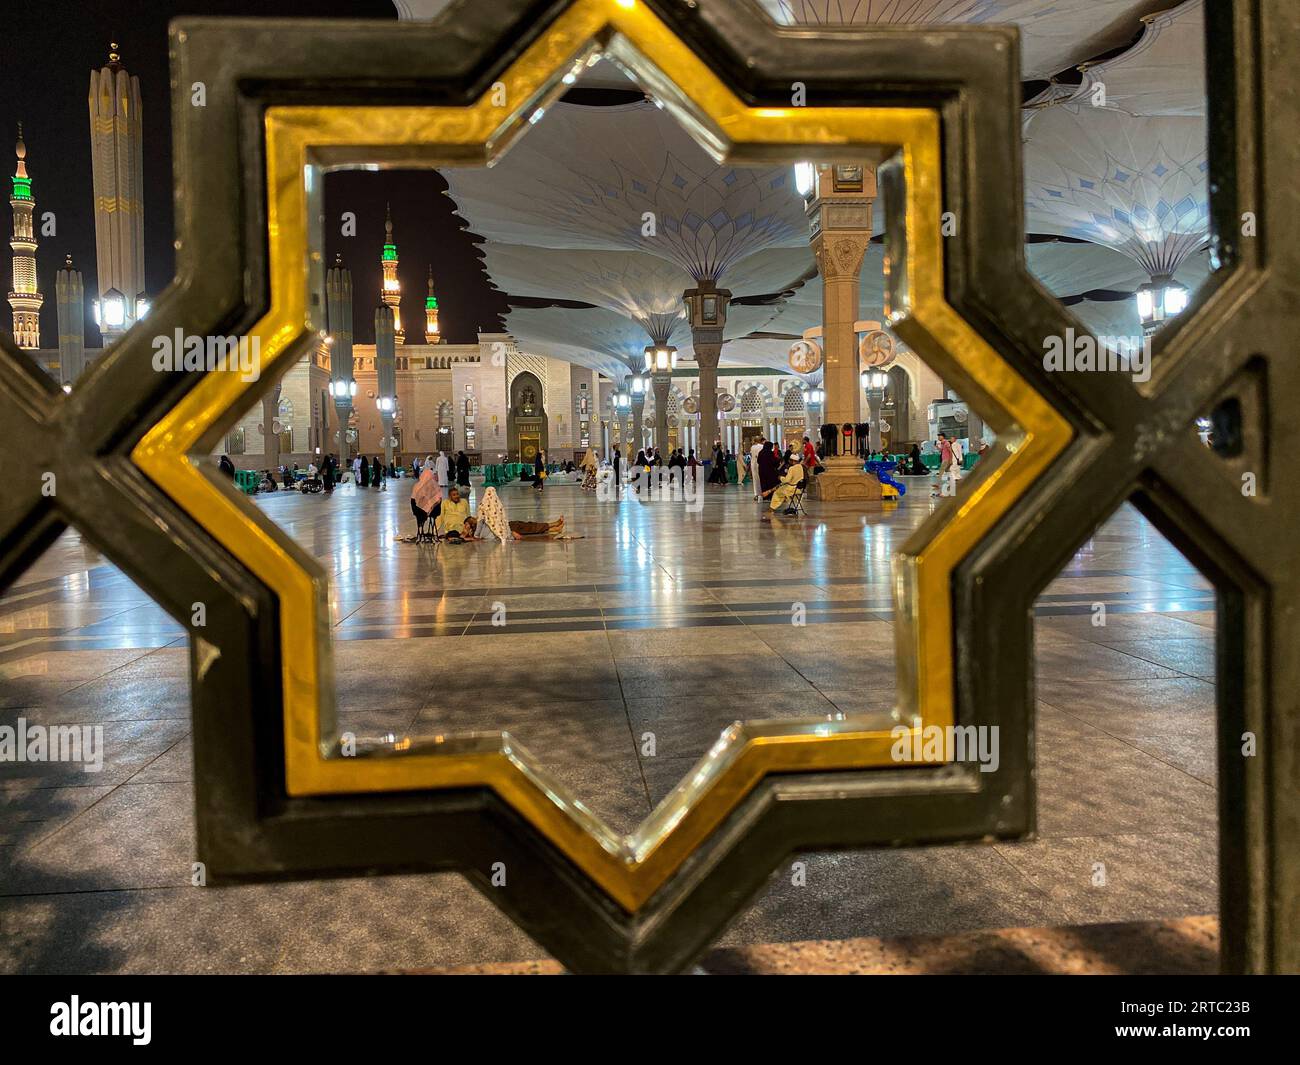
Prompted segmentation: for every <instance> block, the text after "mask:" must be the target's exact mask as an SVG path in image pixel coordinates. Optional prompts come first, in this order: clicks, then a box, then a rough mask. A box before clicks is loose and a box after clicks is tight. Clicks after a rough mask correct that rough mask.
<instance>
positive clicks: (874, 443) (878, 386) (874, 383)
mask: <svg viewBox="0 0 1300 1065" xmlns="http://www.w3.org/2000/svg"><path fill="white" fill-rule="evenodd" d="M860 377H861V380H862V387H863V388H865V389H866V390H867V410H868V411H869V412H870V415H871V439H870V447H871V450H872V451H873V452H875V451H879V450H881V447H882V440H881V437H880V405H881V403H882V401H883V400H884V398H885V388H886V386H888V384H889V374H887V373H885V372H884V371H883V370H863V371H862V373H861V375H860Z"/></svg>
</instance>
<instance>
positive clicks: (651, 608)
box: [0, 479, 1218, 972]
mask: <svg viewBox="0 0 1300 1065" xmlns="http://www.w3.org/2000/svg"><path fill="white" fill-rule="evenodd" d="M408 492H409V486H407V487H403V485H402V483H401V482H399V483H398V484H395V485H394V487H393V489H392V490H391V491H389V492H387V493H378V492H374V491H362V490H359V489H357V488H355V487H352V486H345V487H342V488H340V489H339V490H337V491H336V492H335V493H334V495H333V497H332V498H326V497H323V496H302V495H298V494H296V493H293V494H290V493H276V494H274V495H270V496H265V497H258V502H259V503H260V505H262V506H263V507H264V508H265V510H266V512H267V513H268V514H269V515H270V516H271V517H273V518H274V519H275V520H276V521H277V522H279V523H281V524H282V525H283V526H284V527H285V528H286V529H288V530H289V531H290V532H291V533H292V535H293V536H294V537H295V538H296V539H297V540H298V541H299V542H300V543H301V544H303V545H304V547H305V548H306V549H307V550H308V551H310V552H311V553H312V554H313V555H314V556H315V557H316V558H318V559H319V560H320V561H321V563H322V564H323V565H324V566H325V568H326V569H327V570H328V571H329V572H330V574H331V578H332V603H331V606H332V612H333V620H334V633H335V640H336V661H337V674H338V677H337V680H338V698H339V705H340V709H341V718H342V720H343V722H344V724H345V727H352V728H354V729H355V730H357V731H358V732H360V731H374V730H384V731H389V730H391V731H398V730H403V729H406V730H417V731H425V730H432V729H434V728H437V729H438V730H444V729H471V728H477V729H502V728H504V729H508V730H509V731H510V732H511V733H513V734H514V735H515V736H517V737H518V738H519V739H520V740H521V741H522V743H523V744H524V745H525V746H526V747H527V748H528V749H529V750H530V751H531V752H533V754H534V755H535V756H536V757H537V758H538V759H539V760H540V761H541V762H542V763H543V764H544V765H545V766H547V767H548V768H549V769H550V770H551V771H552V772H553V773H554V774H556V775H557V776H558V777H559V778H560V779H561V780H562V781H564V782H565V783H566V784H567V785H568V786H569V787H570V788H571V789H572V790H573V791H574V792H575V793H576V794H577V795H578V796H579V797H580V798H582V799H583V800H584V801H585V802H586V803H587V804H588V805H589V806H590V807H591V808H593V809H594V810H595V811H596V812H597V813H598V814H599V815H600V816H601V817H603V818H605V819H606V820H607V821H608V822H609V823H610V824H611V825H613V826H615V827H617V828H619V829H620V830H624V831H626V830H628V829H630V828H631V827H632V826H634V825H635V824H636V823H637V822H639V821H640V820H641V819H642V818H643V817H644V816H645V815H646V814H647V813H648V812H649V810H650V809H651V807H652V806H653V804H654V803H656V802H658V800H659V799H660V798H661V797H662V796H663V795H664V794H665V793H666V792H667V791H668V790H669V789H670V788H671V787H672V786H673V784H675V783H676V782H677V780H678V779H679V778H680V777H681V776H682V774H683V773H684V771H685V770H686V768H687V767H688V766H689V765H690V764H691V763H692V762H693V761H694V760H696V759H697V758H699V757H700V755H701V754H702V753H703V752H704V751H705V750H706V749H707V747H708V745H709V744H710V742H711V741H712V739H713V738H715V737H716V736H717V733H718V731H719V730H720V729H721V728H722V727H724V726H725V725H727V724H729V723H730V722H732V721H734V720H735V719H737V718H757V717H790V716H799V715H803V714H808V715H813V714H824V713H833V712H836V711H837V710H838V711H852V712H858V713H860V712H870V711H876V710H881V711H883V710H885V709H887V708H888V706H889V705H890V700H891V693H892V688H893V683H894V673H893V648H892V626H891V610H892V604H891V601H890V597H889V558H890V554H891V552H892V551H893V550H894V549H896V548H897V547H898V546H899V545H900V544H901V543H902V542H903V541H904V539H905V538H906V537H907V536H908V534H909V533H910V532H911V531H912V530H913V529H915V528H916V527H917V526H918V525H919V524H920V523H921V522H922V521H923V520H924V519H925V517H926V516H927V515H928V514H929V512H930V509H931V507H932V506H933V503H932V502H931V500H930V498H929V493H928V488H927V485H926V482H925V481H924V479H914V480H913V490H912V491H911V492H909V494H908V495H907V497H906V498H905V499H904V500H903V501H902V503H901V504H898V505H891V506H886V507H884V508H878V509H876V510H874V511H872V512H870V513H868V514H867V515H866V516H864V515H863V514H862V513H861V512H860V510H857V509H855V508H854V507H853V506H851V505H849V504H836V505H822V504H817V503H812V502H810V503H809V508H808V509H809V514H808V516H807V517H803V518H799V519H796V520H786V521H781V520H780V519H779V518H778V520H777V522H776V523H774V524H773V525H772V526H771V527H761V526H759V524H758V523H757V520H756V519H757V506H756V505H755V504H754V503H753V502H752V501H751V500H750V498H749V495H748V494H747V493H745V492H744V491H743V490H741V489H738V488H736V487H731V488H727V489H713V490H710V491H709V492H706V494H705V496H704V500H703V504H702V506H701V507H700V508H698V509H692V508H691V507H689V506H685V505H683V504H682V503H680V502H670V501H666V500H660V501H655V502H645V501H642V500H637V499H633V500H625V501H624V502H622V503H621V504H615V503H611V502H600V501H597V500H596V499H595V498H593V497H592V496H589V495H586V494H584V493H582V492H581V491H580V490H579V489H578V488H577V487H576V485H568V484H565V483H558V482H557V481H551V482H548V486H547V488H546V489H545V491H544V492H543V493H541V495H540V496H539V495H538V494H537V493H535V492H533V491H532V489H530V488H528V487H526V486H510V487H509V488H507V489H504V490H503V491H502V498H503V499H504V501H505V503H506V505H507V508H508V509H509V513H510V517H511V518H524V519H528V518H535V517H539V516H542V515H546V516H548V517H555V516H557V515H559V514H563V515H564V516H565V518H566V525H567V527H568V529H569V530H570V531H571V532H573V533H576V534H579V535H580V536H581V537H582V538H581V539H575V540H571V541H565V542H545V543H538V542H525V543H518V544H512V545H509V546H505V547H503V546H500V545H496V544H489V543H480V544H462V545H452V544H442V545H437V546H432V545H418V546H417V545H414V544H409V543H403V542H400V540H399V539H398V537H400V536H402V535H405V534H407V533H409V532H410V531H411V526H412V524H413V523H412V521H411V518H410V512H409V509H408V506H407V496H408ZM1099 602H1100V603H1104V604H1105V605H1106V611H1107V624H1106V625H1105V626H1104V627H1095V626H1094V625H1093V624H1092V612H1093V609H1094V604H1096V603H1099ZM797 610H801V611H802V612H803V614H804V616H805V617H806V621H807V624H806V625H804V626H795V625H792V624H791V617H792V613H793V612H795V611H797ZM1036 614H1037V620H1036V633H1037V647H1038V651H1037V654H1038V662H1037V676H1038V696H1039V700H1040V701H1039V706H1038V709H1039V724H1040V728H1039V736H1038V760H1039V763H1038V764H1039V797H1040V798H1039V802H1040V815H1039V827H1040V831H1039V836H1038V838H1037V839H1035V840H1033V841H1027V842H1022V843H1007V844H997V845H969V846H946V847H934V848H910V849H903V850H893V851H877V852H864V853H856V854H847V855H845V854H813V855H807V856H805V857H804V860H805V861H806V862H807V882H806V884H804V885H802V886H798V887H796V886H794V885H793V884H792V883H791V877H790V876H789V875H788V870H786V871H780V870H779V871H778V872H777V873H776V874H775V875H774V877H773V880H772V881H771V883H770V885H769V887H768V888H767V890H766V891H765V892H764V893H763V894H762V895H761V896H760V897H759V898H758V899H757V900H756V901H755V903H754V905H753V906H752V907H751V908H750V909H749V910H748V911H747V912H745V913H744V914H743V915H742V916H740V917H739V918H738V920H737V921H736V922H735V924H734V925H733V926H732V928H731V929H730V931H729V932H728V933H727V935H726V938H725V939H724V941H723V943H724V944H731V945H737V944H746V943H761V942H773V941H794V940H809V939H834V938H847V937H853V936H898V935H911V934H916V933H926V932H944V933H949V932H964V931H970V930H977V929H993V928H1004V927H1019V926H1043V925H1056V924H1066V923H1084V922H1105V921H1126V920H1135V919H1146V918H1177V917H1183V916H1187V915H1195V914H1204V913H1214V912H1216V911H1217V904H1218V903H1217V885H1216V869H1215V865H1216V811H1215V764H1214V763H1215V750H1214V674H1213V667H1214V662H1213V658H1214V651H1213V646H1214V645H1213V635H1214V631H1213V630H1214V593H1213V590H1212V588H1211V586H1210V585H1209V584H1208V582H1207V581H1205V580H1204V579H1203V578H1201V576H1200V575H1199V574H1198V573H1197V572H1196V571H1195V569H1193V568H1192V567H1191V565H1190V564H1189V563H1187V562H1186V561H1185V560H1184V559H1183V558H1182V556H1180V555H1179V554H1178V553H1177V552H1176V551H1175V550H1174V549H1173V548H1172V547H1171V546H1170V545H1169V544H1168V543H1167V542H1166V541H1165V540H1163V539H1162V538H1161V537H1160V536H1159V534H1158V533H1156V531H1155V530H1154V529H1153V528H1152V527H1151V526H1150V525H1148V524H1147V523H1146V522H1145V520H1144V519H1143V518H1142V517H1141V516H1140V515H1139V514H1138V513H1137V512H1136V511H1135V510H1133V509H1132V508H1129V507H1125V508H1124V509H1122V510H1120V511H1119V512H1118V513H1117V514H1116V515H1114V516H1113V517H1112V518H1111V519H1110V520H1109V521H1108V522H1107V523H1106V524H1105V525H1104V526H1103V527H1102V528H1101V529H1100V530H1098V532H1097V533H1096V535H1095V536H1094V537H1093V538H1092V539H1091V540H1089V541H1088V543H1087V544H1085V545H1084V547H1083V548H1082V549H1081V550H1080V551H1079V552H1078V554H1077V555H1076V556H1075V558H1074V559H1073V560H1072V561H1071V563H1070V564H1069V565H1068V566H1067V568H1066V569H1065V571H1064V572H1062V573H1061V574H1060V576H1059V577H1058V578H1057V579H1056V580H1055V581H1053V582H1052V583H1051V584H1050V585H1049V586H1048V587H1047V588H1046V589H1045V590H1044V591H1043V594H1042V596H1041V597H1040V599H1039V600H1038V604H1037V608H1036ZM494 621H495V622H496V623H495V624H494ZM187 654H188V652H187V649H186V637H185V633H184V630H183V629H182V628H181V627H180V626H179V625H177V624H176V623H175V622H174V621H172V620H171V619H170V618H169V617H167V616H166V615H165V614H163V613H162V612H161V611H160V610H159V609H158V608H157V607H155V606H154V605H153V604H152V603H151V601H150V600H149V599H148V597H147V596H145V595H144V594H143V593H142V592H141V591H140V590H139V589H138V588H136V587H135V586H134V585H133V584H132V583H131V582H130V581H129V580H128V579H127V578H126V577H125V576H124V575H122V574H121V573H120V572H118V571H117V570H116V569H115V568H114V567H113V566H112V565H110V564H108V563H107V562H106V561H105V560H104V559H103V558H101V557H99V556H98V555H97V554H96V553H95V552H94V551H93V550H92V549H91V548H90V547H89V546H87V545H86V544H84V543H83V542H82V541H81V539H80V537H79V536H77V535H76V533H74V532H69V533H66V534H65V535H64V536H63V537H62V538H60V540H59V541H58V542H57V543H56V544H55V545H54V547H53V548H52V549H51V550H50V551H49V552H47V553H46V555H45V556H43V557H42V558H41V559H40V560H39V561H38V562H37V564H36V565H35V566H34V567H33V568H32V569H31V570H30V571H29V572H28V573H26V574H25V575H24V576H23V578H22V579H21V581H20V582H19V583H18V584H16V585H15V586H14V587H12V588H11V589H10V590H9V592H8V594H7V595H6V596H5V597H4V598H3V599H0V725H4V724H10V725H13V724H15V723H16V722H17V720H18V719H19V718H22V719H25V720H26V721H27V722H28V723H33V724H36V723H40V724H55V723H59V724H98V725H102V726H103V732H104V762H103V769H102V771H101V772H99V773H95V774H88V773H85V772H83V771H82V769H81V767H80V766H76V765H69V764H67V763H54V764H50V763H44V764H35V763H15V762H3V763H0V971H2V972H105V971H127V972H158V971H167V972H229V971H238V972H301V971H331V970H348V971H359V970H371V969H380V968H383V969H390V968H445V967H449V966H456V965H468V964H479V963H486V962H509V961H519V960H527V959H536V958H539V957H542V956H543V952H542V951H541V950H540V948H538V947H537V946H536V945H535V944H533V943H532V942H531V941H530V940H529V939H528V938H527V937H525V936H524V935H523V934H522V933H520V932H519V931H517V930H516V929H514V928H513V927H512V926H511V925H510V923H509V922H508V921H506V920H505V919H504V918H503V917H501V916H500V915H499V914H497V913H496V911H495V910H494V909H493V907H492V906H491V905H490V904H489V903H487V902H486V901H485V900H483V899H482V898H481V897H480V896H479V895H478V893H477V892H476V891H474V890H473V889H471V888H470V887H468V885H466V884H465V882H464V881H463V880H461V879H460V878H459V877H458V876H456V875H454V874H440V875H430V876H402V877H382V878H375V879H356V880H342V881H334V882H325V883H288V884H277V885H258V886H250V887H239V888H223V889H219V890H218V889H213V890H199V889H195V888H193V887H191V886H190V883H189V881H190V870H191V862H192V860H193V841H192V821H191V810H190V806H191V802H192V796H191V765H190V763H191V751H190V741H189V721H188V679H187V662H188V658H187ZM647 732H650V733H653V734H654V737H655V754H654V756H653V757H649V756H645V755H643V754H642V750H643V737H644V735H645V734H646V733H647ZM1098 863H1101V864H1102V865H1104V869H1105V884H1104V885H1100V884H1097V883H1095V880H1096V871H1097V869H1098Z"/></svg>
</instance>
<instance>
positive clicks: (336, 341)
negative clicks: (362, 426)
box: [325, 255, 357, 469]
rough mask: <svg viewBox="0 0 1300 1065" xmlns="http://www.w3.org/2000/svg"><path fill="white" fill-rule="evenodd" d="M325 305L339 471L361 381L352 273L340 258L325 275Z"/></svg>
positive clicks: (346, 457)
mask: <svg viewBox="0 0 1300 1065" xmlns="http://www.w3.org/2000/svg"><path fill="white" fill-rule="evenodd" d="M325 302H326V313H327V315H328V320H329V330H330V332H329V335H328V336H327V337H326V339H325V342H326V344H327V345H328V346H329V355H330V383H329V393H330V398H331V399H333V400H334V410H335V413H336V414H337V415H338V423H339V437H338V443H339V468H340V469H346V468H347V465H348V462H349V460H350V459H351V456H350V455H349V454H348V451H349V448H348V418H349V416H350V415H351V414H352V400H353V397H354V396H356V394H357V382H356V379H355V378H354V377H353V375H352V274H351V272H350V271H349V270H348V269H347V267H345V266H344V265H343V257H342V256H341V255H340V256H337V257H336V258H335V260H334V265H333V266H332V267H330V269H329V271H328V272H327V273H326V275H325Z"/></svg>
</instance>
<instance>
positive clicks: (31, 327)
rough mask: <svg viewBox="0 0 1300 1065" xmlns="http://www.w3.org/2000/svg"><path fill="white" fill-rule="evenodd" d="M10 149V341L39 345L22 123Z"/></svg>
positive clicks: (31, 209)
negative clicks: (14, 163) (13, 159)
mask: <svg viewBox="0 0 1300 1065" xmlns="http://www.w3.org/2000/svg"><path fill="white" fill-rule="evenodd" d="M14 152H15V154H16V155H17V156H18V166H17V168H16V169H15V170H14V176H13V191H12V192H11V193H10V194H9V206H10V207H12V208H13V209H14V235H13V237H12V239H11V240H10V241H9V247H11V248H13V250H14V287H13V288H12V289H11V290H10V291H9V306H11V307H12V308H13V309H14V343H15V344H17V345H18V346H19V347H20V348H39V347H40V346H41V304H42V303H44V302H45V297H44V296H42V295H41V294H40V293H39V292H37V291H36V235H35V232H34V231H33V230H32V213H33V212H34V211H35V210H36V200H35V198H33V196H32V179H31V178H29V177H28V176H27V145H26V144H24V143H23V127H22V123H19V124H18V143H17V145H15V146H14Z"/></svg>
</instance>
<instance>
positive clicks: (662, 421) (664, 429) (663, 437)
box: [651, 374, 673, 462]
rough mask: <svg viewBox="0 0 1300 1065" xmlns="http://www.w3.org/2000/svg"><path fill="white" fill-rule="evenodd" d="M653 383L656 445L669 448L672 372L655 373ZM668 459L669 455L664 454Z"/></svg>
mask: <svg viewBox="0 0 1300 1065" xmlns="http://www.w3.org/2000/svg"><path fill="white" fill-rule="evenodd" d="M651 383H652V384H653V386H654V392H655V447H657V448H659V450H660V451H667V450H668V391H669V389H671V388H672V384H673V377H672V374H654V375H653V377H651ZM664 461H665V462H667V461H668V456H667V455H665V456H664Z"/></svg>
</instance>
